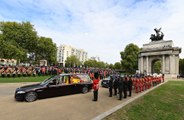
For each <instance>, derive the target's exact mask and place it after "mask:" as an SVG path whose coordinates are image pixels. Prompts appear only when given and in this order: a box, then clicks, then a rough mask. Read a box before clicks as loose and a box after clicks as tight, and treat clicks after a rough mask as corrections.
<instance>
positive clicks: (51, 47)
mask: <svg viewBox="0 0 184 120" xmlns="http://www.w3.org/2000/svg"><path fill="white" fill-rule="evenodd" d="M56 51H57V48H56V44H55V43H53V42H52V39H51V38H46V37H40V38H39V39H38V44H37V48H36V55H35V56H36V59H37V60H41V59H45V60H47V61H48V63H49V64H51V63H56Z"/></svg>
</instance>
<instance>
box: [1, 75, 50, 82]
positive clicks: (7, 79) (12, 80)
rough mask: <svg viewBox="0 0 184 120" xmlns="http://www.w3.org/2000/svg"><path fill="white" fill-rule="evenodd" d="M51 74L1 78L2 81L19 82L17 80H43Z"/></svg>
mask: <svg viewBox="0 0 184 120" xmlns="http://www.w3.org/2000/svg"><path fill="white" fill-rule="evenodd" d="M49 77H50V76H36V77H15V78H12V77H10V78H7V77H5V78H0V83H17V82H41V81H43V80H45V79H46V78H49Z"/></svg>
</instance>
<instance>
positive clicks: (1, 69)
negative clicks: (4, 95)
mask: <svg viewBox="0 0 184 120" xmlns="http://www.w3.org/2000/svg"><path fill="white" fill-rule="evenodd" d="M94 71H98V72H99V74H100V77H101V79H102V78H105V77H107V76H109V75H110V74H111V73H113V72H114V71H112V70H110V69H94V68H74V67H73V68H67V67H59V66H31V65H30V66H8V65H5V66H0V76H1V77H21V76H24V77H25V76H44V75H57V74H61V73H85V74H89V76H90V78H92V79H93V78H94Z"/></svg>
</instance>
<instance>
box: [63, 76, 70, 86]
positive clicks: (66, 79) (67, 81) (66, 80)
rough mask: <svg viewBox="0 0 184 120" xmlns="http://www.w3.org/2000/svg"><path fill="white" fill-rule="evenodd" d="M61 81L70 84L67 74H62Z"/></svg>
mask: <svg viewBox="0 0 184 120" xmlns="http://www.w3.org/2000/svg"><path fill="white" fill-rule="evenodd" d="M62 83H63V84H70V76H69V75H66V76H63V77H62Z"/></svg>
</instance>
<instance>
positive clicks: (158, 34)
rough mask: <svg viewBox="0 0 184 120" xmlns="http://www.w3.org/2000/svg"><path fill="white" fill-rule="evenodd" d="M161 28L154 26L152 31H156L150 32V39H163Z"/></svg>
mask: <svg viewBox="0 0 184 120" xmlns="http://www.w3.org/2000/svg"><path fill="white" fill-rule="evenodd" d="M161 29H162V28H159V29H158V28H155V29H154V31H155V32H156V34H151V37H150V39H151V41H159V40H163V37H164V33H163V32H162V31H161Z"/></svg>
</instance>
